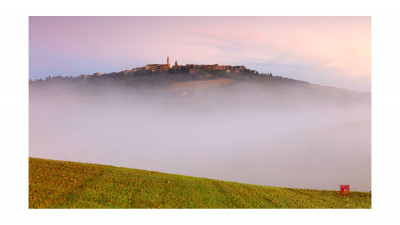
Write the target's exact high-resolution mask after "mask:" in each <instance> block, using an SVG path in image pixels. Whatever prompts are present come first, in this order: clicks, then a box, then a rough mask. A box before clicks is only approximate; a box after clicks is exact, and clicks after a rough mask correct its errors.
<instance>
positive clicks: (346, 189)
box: [340, 185, 350, 195]
mask: <svg viewBox="0 0 400 225" xmlns="http://www.w3.org/2000/svg"><path fill="white" fill-rule="evenodd" d="M340 194H341V195H349V194H350V185H340Z"/></svg>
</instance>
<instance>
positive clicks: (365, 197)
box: [29, 158, 371, 208]
mask: <svg viewBox="0 0 400 225" xmlns="http://www.w3.org/2000/svg"><path fill="white" fill-rule="evenodd" d="M29 208H371V193H366V192H351V193H350V195H349V196H342V195H339V192H338V191H322V190H308V189H293V188H279V187H269V186H259V185H251V184H242V183H235V182H227V181H219V180H212V179H206V178H197V177H189V176H181V175H173V174H166V173H159V172H151V171H146V170H137V169H129V168H121V167H114V166H105V165H97V164H87V163H76V162H66V161H57V160H47V159H37V158H29Z"/></svg>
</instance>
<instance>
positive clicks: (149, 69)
mask: <svg viewBox="0 0 400 225" xmlns="http://www.w3.org/2000/svg"><path fill="white" fill-rule="evenodd" d="M235 73H246V74H259V73H258V72H257V71H255V70H250V69H247V68H246V67H245V66H243V65H241V66H232V65H218V64H211V65H204V64H201V65H196V64H186V65H178V61H175V64H174V65H172V66H171V64H170V59H169V57H167V63H166V64H147V65H146V66H144V67H136V68H133V69H131V70H124V71H121V72H112V73H104V74H102V73H98V72H96V73H93V74H92V75H80V76H78V77H76V78H78V79H83V80H87V79H93V78H101V77H108V78H116V79H118V78H122V77H133V76H141V75H157V74H158V75H160V74H192V75H204V76H205V77H211V76H212V75H213V74H235ZM267 75H271V74H267ZM68 78H72V77H62V76H54V77H47V78H46V79H45V80H44V81H46V80H53V79H56V80H61V79H68ZM36 81H43V80H41V79H39V80H36Z"/></svg>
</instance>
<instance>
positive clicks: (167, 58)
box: [167, 56, 171, 68]
mask: <svg viewBox="0 0 400 225" xmlns="http://www.w3.org/2000/svg"><path fill="white" fill-rule="evenodd" d="M167 65H168V68H170V67H171V66H170V65H169V56H168V57H167Z"/></svg>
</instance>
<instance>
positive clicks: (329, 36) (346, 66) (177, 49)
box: [29, 17, 371, 92]
mask: <svg viewBox="0 0 400 225" xmlns="http://www.w3.org/2000/svg"><path fill="white" fill-rule="evenodd" d="M29 29H30V30H29V49H30V53H29V58H30V72H29V73H30V78H32V79H36V78H40V77H46V76H49V75H51V76H55V75H63V76H67V75H68V76H69V75H72V76H76V75H80V74H92V73H94V72H100V73H107V72H117V71H122V70H126V69H132V68H134V67H139V66H144V65H145V64H149V63H165V61H166V57H167V56H170V58H171V61H172V62H174V61H175V60H178V63H179V64H190V63H194V64H215V63H217V64H232V65H236V64H240V65H245V66H247V67H248V68H251V69H256V70H257V71H259V72H261V73H269V72H272V73H273V75H278V76H284V77H290V78H294V79H300V80H305V81H309V82H312V83H317V84H322V85H329V86H335V87H340V88H346V89H350V90H359V91H368V92H369V91H370V90H371V18H370V17H30V18H29Z"/></svg>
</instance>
